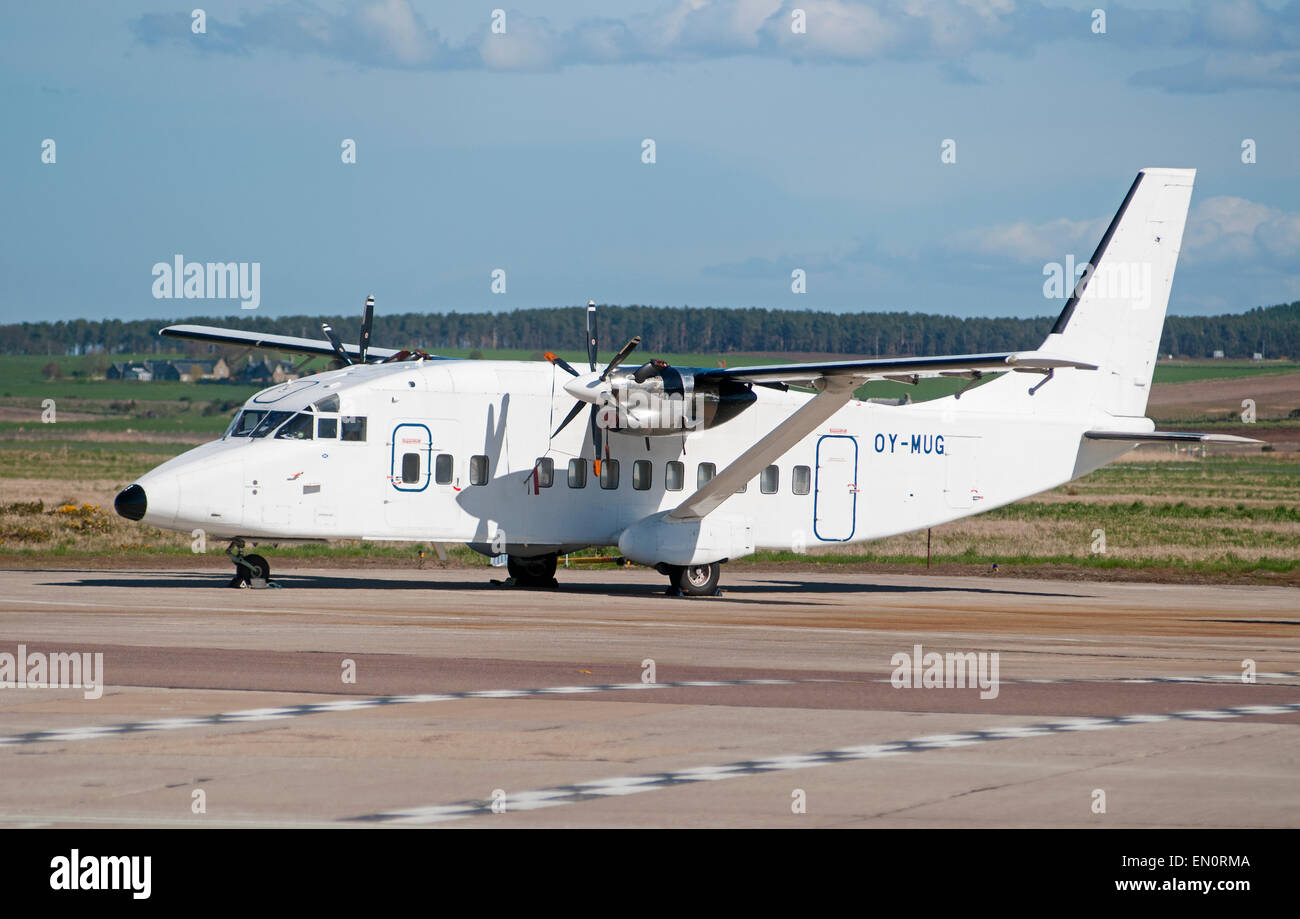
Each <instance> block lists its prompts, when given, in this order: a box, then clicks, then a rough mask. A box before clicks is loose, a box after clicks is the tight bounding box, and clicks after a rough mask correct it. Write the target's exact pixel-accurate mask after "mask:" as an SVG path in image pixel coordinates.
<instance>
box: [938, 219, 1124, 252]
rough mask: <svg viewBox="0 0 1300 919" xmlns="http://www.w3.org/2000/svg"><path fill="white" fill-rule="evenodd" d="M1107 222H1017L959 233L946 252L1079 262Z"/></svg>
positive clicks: (1058, 220)
mask: <svg viewBox="0 0 1300 919" xmlns="http://www.w3.org/2000/svg"><path fill="white" fill-rule="evenodd" d="M1109 222H1110V219H1109V218H1107V217H1095V218H1092V219H1086V220H1070V219H1069V218H1066V217H1058V218H1056V219H1055V220H1048V221H1044V222H1043V223H1031V222H1029V221H1026V220H1019V221H1016V222H1014V223H1004V224H997V225H994V226H987V227H976V228H975V229H971V230H962V231H961V232H958V233H954V234H953V235H952V236H950V237H949V238H948V241H947V242H948V248H949V249H952V250H955V251H958V252H965V253H968V254H971V255H981V256H992V257H995V258H1007V259H1011V260H1013V261H1017V262H1045V261H1055V260H1060V259H1062V258H1064V257H1065V256H1066V255H1067V254H1073V255H1074V256H1075V258H1076V259H1077V260H1078V261H1079V262H1082V261H1084V260H1086V259H1087V258H1088V257H1089V256H1091V255H1092V252H1093V250H1094V249H1095V248H1096V247H1097V242H1098V241H1099V240H1100V239H1101V235H1102V233H1104V232H1105V231H1106V226H1107V224H1108V223H1109Z"/></svg>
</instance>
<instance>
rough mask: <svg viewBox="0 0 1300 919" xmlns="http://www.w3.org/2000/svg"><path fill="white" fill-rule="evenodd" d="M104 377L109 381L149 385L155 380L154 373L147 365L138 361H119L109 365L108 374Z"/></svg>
mask: <svg viewBox="0 0 1300 919" xmlns="http://www.w3.org/2000/svg"><path fill="white" fill-rule="evenodd" d="M104 376H105V378H107V379H109V380H136V381H138V382H141V383H148V382H149V381H151V380H152V379H153V372H152V371H151V370H150V369H149V367H148V366H147V365H146V364H142V363H139V362H137V361H118V362H117V363H115V364H111V365H109V368H108V372H107V373H106V374H104Z"/></svg>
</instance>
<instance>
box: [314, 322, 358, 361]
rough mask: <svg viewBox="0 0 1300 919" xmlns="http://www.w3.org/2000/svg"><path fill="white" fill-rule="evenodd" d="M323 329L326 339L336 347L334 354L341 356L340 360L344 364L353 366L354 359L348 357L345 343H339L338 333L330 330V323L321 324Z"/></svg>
mask: <svg viewBox="0 0 1300 919" xmlns="http://www.w3.org/2000/svg"><path fill="white" fill-rule="evenodd" d="M321 329H322V330H324V332H325V337H326V338H328V339H329V340H330V344H331V345H333V346H334V353H335V354H337V355H338V356H339V360H341V361H342V362H343V363H344V364H348V365H351V364H352V358H350V357H348V353H347V352H346V351H344V350H343V342H341V341H339V336H338V333H337V332H335V331H334V330H333V329H331V328H330V324H329V323H328V322H323V323H321Z"/></svg>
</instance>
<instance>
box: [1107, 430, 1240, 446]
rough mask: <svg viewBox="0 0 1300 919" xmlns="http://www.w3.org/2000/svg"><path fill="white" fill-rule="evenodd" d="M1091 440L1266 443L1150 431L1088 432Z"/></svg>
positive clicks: (1156, 442) (1234, 436)
mask: <svg viewBox="0 0 1300 919" xmlns="http://www.w3.org/2000/svg"><path fill="white" fill-rule="evenodd" d="M1083 436H1084V437H1086V438H1088V439H1089V440H1127V441H1130V442H1132V443H1155V444H1158V443H1174V444H1178V443H1188V444H1198V443H1199V444H1262V443H1264V441H1262V440H1255V439H1254V438H1251V437H1238V436H1237V435H1235V434H1193V433H1183V432H1181V431H1148V432H1147V433H1145V434H1134V433H1132V432H1131V431H1087V432H1085V433H1084V435H1083Z"/></svg>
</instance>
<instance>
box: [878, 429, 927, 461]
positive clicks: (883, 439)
mask: <svg viewBox="0 0 1300 919" xmlns="http://www.w3.org/2000/svg"><path fill="white" fill-rule="evenodd" d="M874 446H875V448H876V452H877V453H897V452H899V449H900V448H903V449H905V450H906V451H907V452H908V453H910V454H912V455H915V454H918V453H920V454H922V455H925V454H930V453H933V454H935V455H937V456H942V455H943V435H942V434H910V435H907V434H904V435H901V436H900V435H898V434H884V433H880V434H877V435H876V437H875V441H874Z"/></svg>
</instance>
